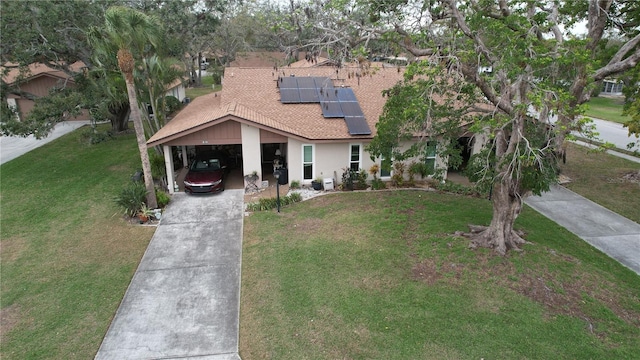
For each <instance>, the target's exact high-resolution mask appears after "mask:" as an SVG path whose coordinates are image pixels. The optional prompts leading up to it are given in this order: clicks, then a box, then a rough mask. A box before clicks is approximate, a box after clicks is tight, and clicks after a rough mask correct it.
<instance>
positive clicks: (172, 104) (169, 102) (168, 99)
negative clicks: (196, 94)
mask: <svg viewBox="0 0 640 360" xmlns="http://www.w3.org/2000/svg"><path fill="white" fill-rule="evenodd" d="M164 104H165V109H166V112H167V114H172V113H174V112H176V111H178V110H180V109H181V108H182V103H181V102H180V100H178V98H177V97H175V96H165V98H164Z"/></svg>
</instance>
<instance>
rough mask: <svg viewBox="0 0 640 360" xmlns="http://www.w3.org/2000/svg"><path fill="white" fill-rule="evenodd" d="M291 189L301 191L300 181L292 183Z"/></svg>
mask: <svg viewBox="0 0 640 360" xmlns="http://www.w3.org/2000/svg"><path fill="white" fill-rule="evenodd" d="M289 187H290V188H291V189H300V181H298V180H293V181H291V184H290V185H289ZM298 195H300V194H298Z"/></svg>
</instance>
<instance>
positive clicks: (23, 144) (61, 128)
mask: <svg viewBox="0 0 640 360" xmlns="http://www.w3.org/2000/svg"><path fill="white" fill-rule="evenodd" d="M90 123H91V122H90V121H64V122H61V123H58V124H56V126H55V127H54V128H53V131H51V133H50V134H49V135H48V136H47V137H46V138H44V139H39V140H38V139H36V138H35V137H34V136H33V135H31V136H27V137H19V136H0V164H4V163H6V162H7V161H10V160H13V159H15V158H17V157H18V156H21V155H23V154H26V153H27V152H29V151H31V150H33V149H35V148H38V147H40V146H42V145H44V144H47V143H49V142H51V141H53V140H55V139H57V138H59V137H60V136H62V135H65V134H68V133H70V132H72V131H73V130H76V129H78V128H80V127H82V126H84V125H88V124H90Z"/></svg>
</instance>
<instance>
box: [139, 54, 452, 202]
mask: <svg viewBox="0 0 640 360" xmlns="http://www.w3.org/2000/svg"><path fill="white" fill-rule="evenodd" d="M301 62H304V63H308V65H307V66H306V67H305V66H301V64H296V65H292V66H290V67H289V66H287V67H283V68H278V69H276V68H273V67H271V68H241V67H229V68H226V70H225V74H224V79H223V87H222V90H221V91H220V92H218V93H212V94H208V95H205V96H201V97H198V98H196V99H194V100H193V101H192V102H191V103H190V104H188V105H187V106H186V107H185V108H184V109H182V111H181V112H180V113H178V114H177V115H176V116H175V117H174V118H173V119H172V120H171V121H170V122H168V123H167V124H166V125H165V126H164V127H163V128H162V129H160V131H158V132H157V133H156V134H154V135H153V136H152V137H151V138H150V139H149V140H148V142H147V145H148V146H149V147H151V146H163V149H164V154H165V163H166V164H167V174H168V179H167V180H168V183H169V184H174V181H175V180H176V177H177V173H176V172H178V171H180V170H181V169H183V166H184V167H186V166H187V164H188V159H187V156H181V157H180V158H181V161H182V164H176V162H180V160H178V157H176V156H175V154H176V152H177V153H180V154H181V155H182V154H188V153H190V152H191V153H193V152H194V151H202V150H211V149H218V150H219V149H226V150H230V152H233V153H235V154H236V155H235V156H237V157H238V158H239V159H240V160H239V164H240V174H241V176H242V175H244V176H246V175H249V174H252V173H256V174H257V175H258V177H259V178H260V179H262V180H264V179H265V177H267V176H270V175H271V174H272V173H273V165H274V164H273V163H274V159H275V158H276V153H277V154H278V159H280V157H281V158H282V159H283V160H282V163H283V164H282V165H283V167H284V168H285V169H286V170H287V178H288V180H289V182H291V181H293V180H295V181H298V182H300V183H301V184H310V183H311V181H312V180H315V179H318V178H321V179H333V181H334V182H335V183H340V182H341V176H342V173H343V172H344V169H345V168H352V169H364V170H366V171H368V170H369V168H370V167H371V166H372V165H373V164H374V163H378V164H380V161H381V159H374V160H372V159H371V156H370V154H369V153H368V152H367V151H366V146H367V144H368V143H369V142H370V141H371V139H372V138H373V137H374V136H375V134H376V123H377V121H378V118H379V117H380V114H381V113H382V110H383V106H384V104H385V100H386V98H385V97H384V96H383V94H382V92H383V90H386V89H389V88H391V87H393V86H394V85H395V84H396V83H397V82H398V81H400V80H402V77H403V73H404V69H403V68H402V67H396V66H392V65H389V64H382V63H374V64H372V66H371V67H370V68H369V70H368V71H366V72H365V73H363V70H361V69H360V68H359V67H356V66H354V67H349V66H344V67H342V68H339V69H336V68H335V67H327V66H318V64H316V63H315V62H314V63H310V62H308V61H306V60H301ZM431 160H433V161H435V154H434V159H431ZM436 162H437V164H438V166H440V167H443V166H444V167H446V166H445V165H444V161H442V160H437V161H436ZM379 175H380V176H381V177H382V178H383V180H384V179H385V178H389V177H390V176H391V175H392V174H391V173H388V172H387V173H381V174H379ZM170 188H171V189H170V192H173V191H174V189H173V188H172V187H171V186H170Z"/></svg>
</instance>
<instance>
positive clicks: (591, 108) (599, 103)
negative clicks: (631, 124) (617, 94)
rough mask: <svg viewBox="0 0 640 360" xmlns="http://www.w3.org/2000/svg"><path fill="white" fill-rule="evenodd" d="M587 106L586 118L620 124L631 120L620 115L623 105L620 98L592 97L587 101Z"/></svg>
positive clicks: (622, 100)
mask: <svg viewBox="0 0 640 360" xmlns="http://www.w3.org/2000/svg"><path fill="white" fill-rule="evenodd" d="M587 105H588V108H587V111H586V112H585V115H586V116H590V117H594V118H597V119H602V120H608V121H613V122H617V123H620V124H624V123H625V122H627V121H629V120H631V118H630V117H629V116H623V115H622V107H623V105H624V99H622V98H609V97H594V98H591V100H589V102H588V103H587Z"/></svg>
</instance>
